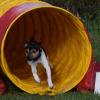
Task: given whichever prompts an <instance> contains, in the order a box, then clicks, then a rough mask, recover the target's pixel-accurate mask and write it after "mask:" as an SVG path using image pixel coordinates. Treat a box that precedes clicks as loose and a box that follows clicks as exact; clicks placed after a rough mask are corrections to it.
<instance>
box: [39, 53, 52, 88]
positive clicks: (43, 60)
mask: <svg viewBox="0 0 100 100" xmlns="http://www.w3.org/2000/svg"><path fill="white" fill-rule="evenodd" d="M41 64H42V65H43V66H44V68H45V69H46V74H47V78H48V79H47V80H48V85H49V87H50V88H53V83H52V79H51V69H50V66H49V63H48V60H47V58H46V55H45V53H44V51H43V52H42V55H41Z"/></svg>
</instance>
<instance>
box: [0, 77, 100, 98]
mask: <svg viewBox="0 0 100 100" xmlns="http://www.w3.org/2000/svg"><path fill="white" fill-rule="evenodd" d="M6 82H7V83H6V84H7V87H8V90H7V93H5V94H4V95H2V96H0V100H100V95H97V94H93V93H92V92H87V93H79V92H75V91H70V92H67V93H63V94H59V95H56V96H48V95H44V96H40V95H31V94H28V93H25V92H23V91H21V90H20V89H18V88H17V87H15V86H14V85H13V84H12V83H11V82H10V81H9V80H8V79H6Z"/></svg>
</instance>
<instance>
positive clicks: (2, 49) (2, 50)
mask: <svg viewBox="0 0 100 100" xmlns="http://www.w3.org/2000/svg"><path fill="white" fill-rule="evenodd" d="M43 8H44V9H45V8H53V9H57V10H60V11H63V12H65V13H68V14H70V15H71V16H72V17H74V18H75V19H78V20H79V21H80V22H81V23H82V21H81V20H80V19H79V18H78V17H76V16H75V15H74V14H72V13H71V12H70V11H68V10H66V9H64V8H60V7H56V6H52V5H51V6H49V7H48V6H45V7H37V8H34V7H33V8H32V9H29V10H26V11H24V12H23V13H21V14H20V15H18V16H17V17H16V18H15V19H14V20H13V21H12V22H11V23H10V25H9V26H8V28H7V30H6V31H5V34H4V37H3V39H2V43H1V63H2V64H1V66H2V68H3V70H4V72H5V73H6V75H7V77H8V78H9V79H10V80H11V81H12V82H13V83H14V84H15V85H16V86H17V87H18V88H20V89H22V90H23V91H25V92H28V93H30V92H29V91H27V90H26V89H23V88H22V86H19V85H17V83H16V82H15V80H16V79H15V80H13V78H12V77H10V75H8V72H7V71H6V69H5V67H3V66H5V63H6V62H7V61H6V59H5V54H4V47H5V41H6V37H7V35H8V33H9V30H10V28H11V27H12V26H13V24H14V23H15V22H16V21H17V20H18V19H19V18H20V17H21V16H23V15H25V14H27V13H28V12H30V11H34V10H37V9H43ZM82 25H83V23H82ZM83 26H84V25H83ZM84 31H85V30H84ZM85 34H86V32H85ZM85 36H86V38H88V36H87V34H86V35H85ZM89 43H90V42H89ZM90 44H91V43H90ZM91 58H92V47H91ZM4 59H5V61H6V62H5V61H4ZM90 62H91V59H90ZM89 65H90V63H89ZM88 68H89V66H88V67H87V70H88ZM87 70H86V71H85V73H84V76H85V74H86V72H87ZM84 76H82V78H81V79H80V80H78V81H77V82H75V83H74V85H73V87H71V88H69V89H65V90H64V91H63V92H62V93H64V92H66V91H69V90H71V89H72V88H74V87H75V86H76V85H77V84H78V83H79V82H80V81H81V80H82V79H83V77H84ZM22 83H23V82H22V81H20V84H22ZM59 92H60V91H59ZM37 93H38V92H32V93H31V94H37ZM46 93H47V91H46ZM38 94H39V93H38ZM48 94H49V93H48ZM55 94H58V92H56V93H53V94H52V93H51V95H55Z"/></svg>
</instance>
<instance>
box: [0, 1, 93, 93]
mask: <svg viewBox="0 0 100 100" xmlns="http://www.w3.org/2000/svg"><path fill="white" fill-rule="evenodd" d="M32 36H34V39H35V40H36V41H38V42H41V43H42V45H43V47H44V48H45V50H46V52H47V55H48V56H49V60H50V62H52V64H53V68H52V69H51V70H52V80H53V83H54V88H53V89H50V88H49V87H48V84H47V77H46V73H45V70H44V69H43V68H42V66H41V65H38V66H39V67H38V74H39V76H40V78H41V83H40V84H39V83H36V82H35V81H34V78H33V76H32V72H31V68H30V66H29V65H28V64H27V62H26V58H25V54H24V52H25V50H24V43H25V42H26V41H29V40H30V38H31V37H32ZM0 51H1V53H0V59H1V63H0V64H1V68H2V70H3V71H4V73H5V75H7V77H8V78H9V79H10V80H11V81H12V82H13V83H14V84H15V85H16V86H17V87H19V88H20V89H21V90H24V91H26V92H28V93H31V94H40V95H43V94H49V95H55V94H59V93H64V92H66V91H69V90H71V89H72V88H74V87H75V86H76V85H78V84H79V82H80V81H81V80H82V79H83V77H84V76H85V74H86V72H87V70H88V68H89V65H90V62H91V56H92V47H91V43H90V41H89V38H88V36H87V34H86V31H85V28H84V25H83V23H82V22H81V21H80V20H79V19H78V18H77V17H76V16H74V15H73V14H72V13H70V12H69V11H67V10H64V9H63V8H59V7H56V6H52V5H51V4H48V3H46V2H43V1H38V0H1V1H0Z"/></svg>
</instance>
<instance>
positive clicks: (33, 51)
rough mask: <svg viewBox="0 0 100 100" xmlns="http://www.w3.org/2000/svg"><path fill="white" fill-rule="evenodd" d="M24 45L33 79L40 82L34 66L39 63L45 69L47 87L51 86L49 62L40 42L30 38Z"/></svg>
mask: <svg viewBox="0 0 100 100" xmlns="http://www.w3.org/2000/svg"><path fill="white" fill-rule="evenodd" d="M24 47H25V55H26V58H27V63H28V64H29V65H30V66H31V69H32V74H33V76H34V79H35V81H36V82H38V83H40V78H39V76H38V74H37V68H36V67H37V64H38V63H41V64H42V65H43V67H44V68H45V69H46V74H47V81H48V85H49V88H53V83H52V79H51V69H50V63H49V61H48V57H47V56H46V53H45V51H44V49H43V47H42V46H41V44H40V43H37V42H36V41H33V40H32V39H31V40H30V41H29V42H26V43H25V45H24Z"/></svg>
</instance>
